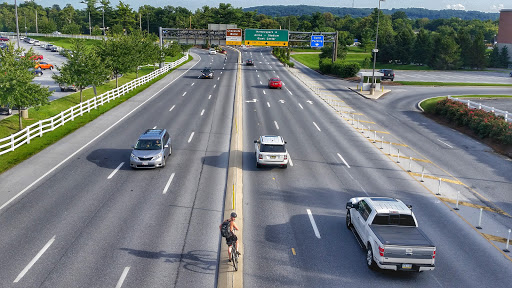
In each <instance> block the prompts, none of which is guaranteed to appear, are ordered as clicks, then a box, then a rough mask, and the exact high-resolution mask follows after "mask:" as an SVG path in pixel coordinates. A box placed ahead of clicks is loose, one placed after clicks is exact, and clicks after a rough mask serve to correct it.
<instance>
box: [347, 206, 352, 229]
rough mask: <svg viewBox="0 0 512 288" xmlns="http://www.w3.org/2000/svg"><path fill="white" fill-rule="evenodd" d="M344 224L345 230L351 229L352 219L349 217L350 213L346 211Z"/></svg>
mask: <svg viewBox="0 0 512 288" xmlns="http://www.w3.org/2000/svg"><path fill="white" fill-rule="evenodd" d="M345 220H346V221H345V222H346V224H347V229H350V228H351V227H352V219H351V217H350V211H348V210H347V217H346V218H345Z"/></svg>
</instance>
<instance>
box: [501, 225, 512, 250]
mask: <svg viewBox="0 0 512 288" xmlns="http://www.w3.org/2000/svg"><path fill="white" fill-rule="evenodd" d="M510 231H511V230H510V229H508V237H507V245H506V246H505V249H503V251H504V252H510V250H508V243H509V242H510Z"/></svg>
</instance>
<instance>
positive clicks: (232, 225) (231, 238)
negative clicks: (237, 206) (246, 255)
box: [219, 212, 241, 262]
mask: <svg viewBox="0 0 512 288" xmlns="http://www.w3.org/2000/svg"><path fill="white" fill-rule="evenodd" d="M236 217H237V215H236V213H235V212H232V213H231V217H230V218H229V219H227V220H224V222H229V235H228V236H227V237H226V244H227V245H228V259H229V262H231V247H232V246H233V243H235V251H236V253H238V255H241V254H240V252H238V237H236V235H235V231H234V230H237V231H238V226H236V223H235V218H236ZM224 222H223V223H224ZM219 229H220V230H221V231H222V224H220V226H219Z"/></svg>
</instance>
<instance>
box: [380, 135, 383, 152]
mask: <svg viewBox="0 0 512 288" xmlns="http://www.w3.org/2000/svg"><path fill="white" fill-rule="evenodd" d="M383 145H384V136H382V137H381V138H380V149H384V146H383Z"/></svg>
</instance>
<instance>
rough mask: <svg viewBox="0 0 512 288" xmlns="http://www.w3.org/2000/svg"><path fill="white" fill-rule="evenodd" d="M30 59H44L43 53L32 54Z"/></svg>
mask: <svg viewBox="0 0 512 288" xmlns="http://www.w3.org/2000/svg"><path fill="white" fill-rule="evenodd" d="M21 57H25V56H21ZM29 58H30V60H34V61H38V60H43V55H37V54H36V55H32V56H30V57H29Z"/></svg>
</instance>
